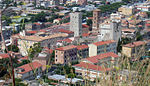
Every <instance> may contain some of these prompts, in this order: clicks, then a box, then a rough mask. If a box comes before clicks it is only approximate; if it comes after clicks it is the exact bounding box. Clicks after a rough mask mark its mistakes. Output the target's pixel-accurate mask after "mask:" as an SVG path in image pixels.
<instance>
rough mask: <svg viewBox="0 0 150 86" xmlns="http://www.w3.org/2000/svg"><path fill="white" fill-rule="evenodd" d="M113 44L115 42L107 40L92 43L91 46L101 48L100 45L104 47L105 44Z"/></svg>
mask: <svg viewBox="0 0 150 86" xmlns="http://www.w3.org/2000/svg"><path fill="white" fill-rule="evenodd" d="M114 42H115V41H114V40H108V41H100V42H96V43H93V44H94V45H96V46H101V45H105V44H111V43H114Z"/></svg>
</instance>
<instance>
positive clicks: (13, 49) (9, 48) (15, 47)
mask: <svg viewBox="0 0 150 86" xmlns="http://www.w3.org/2000/svg"><path fill="white" fill-rule="evenodd" d="M8 51H13V52H19V48H18V47H17V46H16V45H9V46H8ZM5 52H6V50H5ZM6 53H7V52H6Z"/></svg>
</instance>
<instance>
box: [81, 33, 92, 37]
mask: <svg viewBox="0 0 150 86" xmlns="http://www.w3.org/2000/svg"><path fill="white" fill-rule="evenodd" d="M90 35H91V33H83V34H82V36H83V37H87V36H90Z"/></svg>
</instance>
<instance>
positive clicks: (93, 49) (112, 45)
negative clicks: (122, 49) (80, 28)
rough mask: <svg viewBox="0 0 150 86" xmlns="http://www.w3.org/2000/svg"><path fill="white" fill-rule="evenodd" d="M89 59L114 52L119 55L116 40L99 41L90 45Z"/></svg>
mask: <svg viewBox="0 0 150 86" xmlns="http://www.w3.org/2000/svg"><path fill="white" fill-rule="evenodd" d="M88 46H89V57H91V56H96V55H99V54H101V53H106V52H113V53H117V51H116V49H117V44H116V42H115V41H114V40H108V41H99V42H95V43H92V44H89V45H88Z"/></svg>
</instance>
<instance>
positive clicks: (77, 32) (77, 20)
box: [70, 12, 82, 37]
mask: <svg viewBox="0 0 150 86" xmlns="http://www.w3.org/2000/svg"><path fill="white" fill-rule="evenodd" d="M70 30H71V31H73V32H74V37H77V36H81V35H82V13H81V12H73V13H70Z"/></svg>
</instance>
